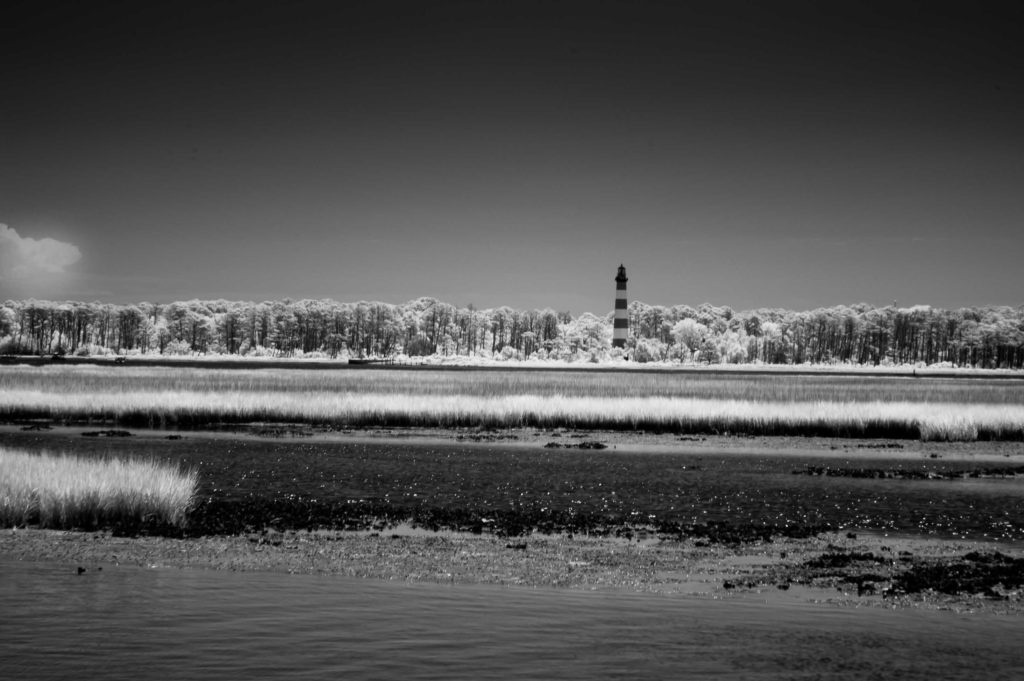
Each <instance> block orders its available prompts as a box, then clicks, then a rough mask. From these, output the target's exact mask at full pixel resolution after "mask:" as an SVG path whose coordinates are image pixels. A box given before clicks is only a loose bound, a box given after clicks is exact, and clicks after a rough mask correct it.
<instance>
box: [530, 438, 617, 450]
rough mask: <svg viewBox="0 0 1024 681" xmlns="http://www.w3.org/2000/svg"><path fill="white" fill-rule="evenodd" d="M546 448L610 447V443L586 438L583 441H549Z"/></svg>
mask: <svg viewBox="0 0 1024 681" xmlns="http://www.w3.org/2000/svg"><path fill="white" fill-rule="evenodd" d="M544 448H545V449H608V445H606V444H605V443H603V442H598V441H596V440H585V441H583V442H577V443H571V442H567V443H565V444H561V443H559V442H548V443H547V444H546V445H544Z"/></svg>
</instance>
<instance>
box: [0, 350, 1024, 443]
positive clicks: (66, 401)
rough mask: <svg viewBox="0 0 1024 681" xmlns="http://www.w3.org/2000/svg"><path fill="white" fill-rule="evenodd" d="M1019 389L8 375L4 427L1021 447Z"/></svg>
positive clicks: (762, 380)
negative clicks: (628, 435) (825, 439)
mask: <svg viewBox="0 0 1024 681" xmlns="http://www.w3.org/2000/svg"><path fill="white" fill-rule="evenodd" d="M1022 405H1024V381H1018V380H1001V381H1000V380H987V379H961V380H957V379H919V380H915V379H912V378H910V379H908V378H891V377H890V378H884V377H882V378H880V377H852V378H851V377H841V376H827V375H822V376H740V375H736V376H733V375H729V376H709V375H700V374H697V375H692V374H674V375H673V374H664V373H654V372H652V373H639V374H638V373H623V372H619V373H614V372H594V373H590V372H583V371H525V372H524V371H515V370H509V371H457V372H453V371H445V370H417V371H401V370H397V371H333V372H330V371H327V372H317V371H294V370H280V369H271V370H233V371H232V370H203V369H190V368H185V369H183V368H165V367H145V368H142V367H139V368H124V367H122V368H118V369H114V370H111V369H110V368H100V367H40V368H24V367H13V368H11V369H5V370H3V371H0V419H7V420H12V419H18V418H46V419H54V420H64V421H68V420H71V421H75V420H82V421H103V422H109V423H117V424H121V425H124V426H135V427H155V428H162V427H202V426H206V425H211V424H219V423H247V422H257V421H263V422H281V421H286V422H301V423H309V424H316V425H326V426H335V427H344V426H357V427H358V426H381V427H392V426H410V427H440V428H454V427H459V428H465V427H480V428H513V427H535V428H557V427H569V428H593V429H612V430H652V431H661V432H673V433H743V434H752V435H819V436H839V437H900V438H921V439H924V440H977V439H987V440H1007V439H1009V440H1022V439H1024V406H1022Z"/></svg>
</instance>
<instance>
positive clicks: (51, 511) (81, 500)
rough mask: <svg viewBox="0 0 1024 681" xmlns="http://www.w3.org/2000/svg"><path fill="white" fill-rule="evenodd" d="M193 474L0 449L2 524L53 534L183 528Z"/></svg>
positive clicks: (132, 462)
mask: <svg viewBox="0 0 1024 681" xmlns="http://www.w3.org/2000/svg"><path fill="white" fill-rule="evenodd" d="M197 486H198V473H197V472H196V471H187V472H181V471H179V470H178V469H176V468H174V467H170V466H167V465H164V464H161V463H158V462H155V461H149V460H142V459H128V460H125V459H117V458H106V459H84V458H78V457H73V456H67V455H51V454H41V455H40V454H30V453H27V452H21V451H17V450H11V449H4V448H0V525H2V526H5V527H10V526H14V527H18V526H26V525H31V526H38V527H42V528H52V529H87V530H91V529H100V528H112V527H113V528H135V527H141V526H145V525H152V526H160V525H172V526H179V527H180V526H182V525H183V524H184V522H185V518H186V514H187V512H188V510H189V508H190V507H191V505H192V503H193V500H194V498H195V494H196V489H197Z"/></svg>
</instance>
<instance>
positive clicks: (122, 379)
mask: <svg viewBox="0 0 1024 681" xmlns="http://www.w3.org/2000/svg"><path fill="white" fill-rule="evenodd" d="M15 389H27V390H32V389H35V390H43V391H48V392H50V391H59V392H69V393H93V392H100V393H107V392H112V393H116V392H123V391H170V392H175V391H199V392H214V393H220V392H255V393H260V392H269V393H309V392H313V393H319V392H326V393H376V394H392V393H393V394H401V395H430V396H444V395H472V396H477V397H502V396H508V395H540V396H548V397H551V396H569V397H690V398H697V399H725V400H750V401H755V402H816V401H827V402H953V403H960V404H1008V405H1013V404H1024V377H1022V378H1021V379H991V378H912V377H884V376H883V377H880V376H870V375H867V376H835V375H829V374H827V373H822V374H820V375H801V376H790V375H760V374H749V373H743V372H737V373H735V374H708V373H701V372H689V373H677V372H656V371H649V372H624V371H586V370H578V369H577V370H561V371H559V370H518V369H509V370H474V369H465V370H456V371H452V370H445V369H417V370H403V369H394V370H361V371H360V370H336V371H315V370H295V369H195V368H179V367H132V366H122V367H117V368H114V367H98V366H73V365H70V366H41V367H25V366H12V367H0V392H3V391H5V390H15Z"/></svg>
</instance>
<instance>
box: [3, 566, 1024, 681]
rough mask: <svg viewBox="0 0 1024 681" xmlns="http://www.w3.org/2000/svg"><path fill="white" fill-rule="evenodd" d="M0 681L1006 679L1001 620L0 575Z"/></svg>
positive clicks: (1009, 627) (396, 588) (240, 580)
mask: <svg viewBox="0 0 1024 681" xmlns="http://www.w3.org/2000/svg"><path fill="white" fill-rule="evenodd" d="M0 575H2V579H0V604H2V606H3V610H4V613H5V616H4V617H3V618H0V642H2V644H0V668H2V669H3V670H4V671H3V673H4V678H10V679H60V678H90V679H137V678H160V679H224V678H261V679H268V678H309V679H328V678H330V679H334V678H358V679H391V678H395V679H398V678H401V679H412V680H416V679H513V678H517V679H539V678H560V679H595V678H629V679H635V678H647V679H654V678H666V679H667V678H729V679H743V678H757V679H794V678H797V679H800V678H808V679H812V678H829V679H864V678H900V679H977V678H985V679H1019V678H1021V676H1022V675H1024V655H1022V654H1021V653H1020V648H1019V633H1020V622H1019V618H1015V617H1008V618H1000V617H997V616H992V615H987V616H977V615H957V614H954V613H951V612H927V611H888V610H883V609H876V608H862V609H852V608H836V607H831V606H824V605H814V604H804V603H799V602H797V601H794V600H785V599H779V600H776V601H770V602H765V601H763V600H760V601H759V600H756V599H753V598H750V599H731V600H717V601H716V600H709V599H701V598H694V597H673V596H665V595H650V594H629V593H608V592H571V591H565V590H543V589H538V590H527V589H509V588H501V587H480V586H454V587H451V586H437V585H425V584H404V583H388V582H376V581H370V580H352V579H346V578H339V577H315V576H308V575H287V574H274V573H249V574H240V573H226V572H213V571H209V572H208V571H201V570H176V569H145V568H118V567H107V568H105V569H104V570H102V571H95V570H92V571H89V572H86V573H84V574H81V575H79V574H77V573H76V571H75V569H74V568H73V567H72V566H63V565H51V564H44V565H39V564H25V563H12V562H9V561H6V562H5V561H3V560H2V559H0Z"/></svg>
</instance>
